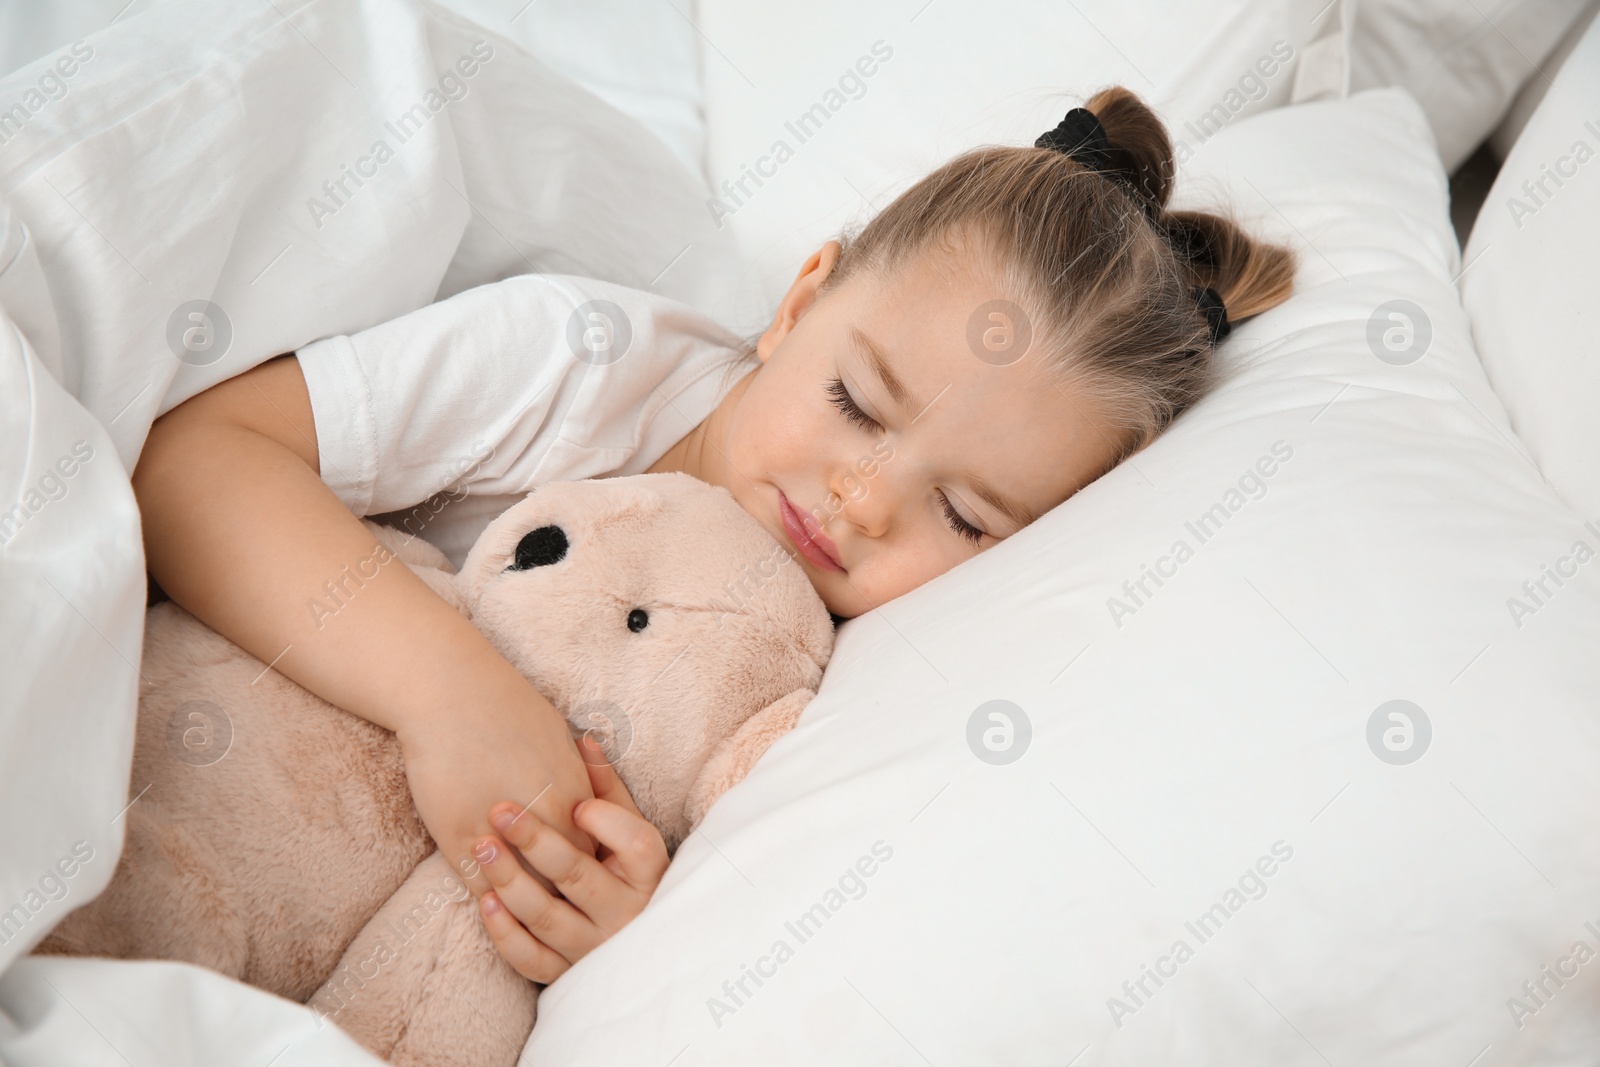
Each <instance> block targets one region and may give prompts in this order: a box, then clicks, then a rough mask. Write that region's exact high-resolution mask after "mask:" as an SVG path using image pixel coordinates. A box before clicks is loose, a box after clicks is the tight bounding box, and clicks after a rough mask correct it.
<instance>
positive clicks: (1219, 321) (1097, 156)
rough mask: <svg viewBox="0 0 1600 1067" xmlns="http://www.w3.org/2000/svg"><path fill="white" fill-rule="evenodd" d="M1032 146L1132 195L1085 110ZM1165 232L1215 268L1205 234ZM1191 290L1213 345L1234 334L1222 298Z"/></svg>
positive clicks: (1143, 201) (1148, 209) (1175, 228)
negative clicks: (1067, 158) (1102, 177)
mask: <svg viewBox="0 0 1600 1067" xmlns="http://www.w3.org/2000/svg"><path fill="white" fill-rule="evenodd" d="M1033 147H1035V148H1048V149H1051V150H1052V151H1056V152H1060V153H1062V154H1064V155H1067V156H1070V157H1072V159H1074V160H1076V161H1077V162H1078V163H1079V164H1081V165H1082V166H1085V167H1087V168H1088V169H1090V170H1093V171H1098V172H1099V173H1101V174H1104V175H1105V176H1106V177H1108V178H1110V179H1112V180H1113V181H1115V182H1117V184H1118V185H1121V186H1122V187H1123V188H1124V189H1125V190H1127V191H1129V192H1130V193H1131V192H1133V190H1132V188H1131V187H1130V186H1129V184H1128V181H1127V179H1126V175H1124V174H1122V173H1121V172H1119V171H1118V170H1117V168H1116V167H1114V166H1113V165H1112V163H1111V141H1110V140H1109V139H1108V138H1107V137H1106V128H1105V127H1104V126H1103V125H1101V123H1100V117H1099V116H1098V115H1096V114H1095V113H1094V112H1093V111H1090V110H1089V109H1088V108H1086V107H1075V108H1073V109H1072V110H1071V111H1068V112H1067V113H1066V115H1065V116H1064V117H1063V118H1062V119H1061V121H1060V122H1058V123H1056V126H1055V128H1054V129H1052V130H1046V131H1045V132H1044V133H1041V134H1040V135H1039V136H1038V137H1037V138H1036V139H1035V140H1034V142H1033ZM1135 200H1136V202H1138V203H1139V205H1140V206H1141V207H1142V208H1144V210H1145V213H1146V214H1147V215H1150V214H1151V213H1152V210H1153V209H1154V208H1155V207H1156V205H1155V204H1154V203H1153V202H1151V201H1150V200H1149V198H1148V197H1143V196H1135ZM1165 233H1166V236H1167V240H1168V241H1169V242H1170V243H1172V244H1173V245H1174V250H1175V251H1177V252H1178V253H1179V254H1180V255H1183V256H1184V257H1185V258H1187V259H1191V260H1198V261H1200V262H1203V263H1205V264H1206V265H1208V266H1209V265H1214V258H1213V257H1212V253H1211V247H1210V244H1209V242H1207V241H1206V237H1205V234H1204V232H1203V231H1200V230H1198V229H1194V228H1192V227H1188V226H1186V225H1183V224H1179V223H1169V224H1168V225H1167V227H1166V230H1165ZM1190 291H1191V292H1192V293H1193V295H1194V300H1195V303H1196V304H1197V305H1199V307H1200V310H1201V312H1203V313H1204V314H1205V317H1206V327H1207V329H1208V330H1209V332H1210V334H1211V343H1212V344H1213V345H1217V344H1221V343H1222V341H1223V339H1224V338H1226V337H1227V336H1228V334H1229V333H1231V332H1232V331H1233V326H1232V325H1231V324H1230V323H1229V322H1228V310H1227V308H1226V307H1224V306H1223V303H1222V297H1221V296H1220V295H1218V293H1217V291H1216V290H1215V289H1213V288H1211V287H1210V286H1209V285H1207V286H1199V285H1197V286H1194V287H1193V288H1192V289H1191V290H1190Z"/></svg>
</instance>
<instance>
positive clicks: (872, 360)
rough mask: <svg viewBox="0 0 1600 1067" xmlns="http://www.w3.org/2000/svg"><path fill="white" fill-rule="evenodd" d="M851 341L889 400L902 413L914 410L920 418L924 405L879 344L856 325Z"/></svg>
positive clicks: (851, 328) (852, 328) (851, 333)
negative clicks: (899, 376) (890, 363)
mask: <svg viewBox="0 0 1600 1067" xmlns="http://www.w3.org/2000/svg"><path fill="white" fill-rule="evenodd" d="M850 340H851V342H852V343H853V344H854V345H855V347H856V351H857V352H859V353H860V354H861V356H862V358H864V359H865V360H866V362H867V366H869V367H871V368H872V373H874V374H876V375H877V376H878V381H879V382H880V383H881V384H882V385H883V389H884V392H886V393H888V394H889V399H890V400H893V401H894V402H895V404H896V405H898V406H899V407H900V409H901V410H902V411H910V410H913V409H914V410H915V411H916V412H917V415H919V416H920V415H921V414H922V409H923V407H924V405H922V404H918V403H917V401H916V398H915V397H913V396H912V395H911V390H910V389H907V388H906V384H905V383H904V382H902V381H901V380H900V379H899V378H898V377H897V376H896V375H895V373H894V368H893V367H891V366H889V357H888V356H886V355H884V353H883V349H881V348H879V347H878V343H877V342H876V341H874V340H873V339H872V338H870V337H868V336H867V335H866V334H864V333H862V332H861V330H860V329H859V328H858V327H856V326H854V325H852V326H851V327H850Z"/></svg>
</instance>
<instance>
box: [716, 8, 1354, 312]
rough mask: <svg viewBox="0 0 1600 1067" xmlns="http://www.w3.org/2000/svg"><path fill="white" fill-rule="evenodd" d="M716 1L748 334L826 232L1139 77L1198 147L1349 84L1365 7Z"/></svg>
mask: <svg viewBox="0 0 1600 1067" xmlns="http://www.w3.org/2000/svg"><path fill="white" fill-rule="evenodd" d="M699 7H700V30H701V41H702V44H701V60H700V65H701V68H702V70H703V71H704V77H705V83H706V93H705V104H706V176H707V182H708V184H709V185H710V187H711V198H710V199H709V200H708V201H707V203H706V209H707V211H708V212H709V213H710V214H711V216H712V218H713V219H715V220H716V221H717V222H718V224H719V225H721V226H725V227H727V228H728V229H730V230H731V231H732V233H733V234H734V236H735V237H736V238H737V239H738V242H739V245H740V248H741V249H742V250H743V252H744V256H745V259H746V260H747V261H748V262H749V263H750V264H751V274H750V277H749V278H748V280H747V284H746V285H745V286H743V287H742V288H741V290H740V292H739V294H738V296H737V299H736V300H734V301H733V302H732V303H733V306H732V307H731V308H730V309H729V310H728V311H727V312H725V313H724V314H723V316H722V318H723V320H724V321H725V322H727V324H728V325H729V326H730V327H731V328H732V329H734V330H735V331H736V332H739V333H750V332H754V331H756V330H760V329H764V328H765V327H766V326H767V325H768V323H769V322H770V321H771V318H772V314H773V311H774V309H775V308H776V307H777V305H778V302H779V301H780V300H781V299H782V297H783V294H784V293H785V292H786V291H787V290H788V287H789V285H790V284H791V283H792V282H793V281H794V278H795V275H796V274H798V273H799V270H800V266H801V264H802V263H804V262H805V260H806V257H808V256H809V255H811V253H813V252H815V251H816V250H817V249H818V248H819V247H821V245H822V243H823V242H824V241H826V240H828V239H829V238H832V237H835V236H837V234H838V233H839V232H840V230H841V229H842V228H844V227H845V226H847V225H848V224H850V223H853V222H858V223H864V222H866V221H867V219H869V218H870V217H871V215H872V214H873V213H874V211H875V209H876V208H877V207H881V206H883V205H884V204H886V203H888V202H889V200H891V199H893V197H894V195H895V194H896V193H898V192H900V191H901V190H902V189H904V188H906V187H907V186H909V185H911V184H912V183H914V182H916V181H917V180H918V179H920V178H922V177H923V176H925V175H926V174H927V173H928V172H929V171H931V170H933V169H934V168H935V167H936V166H938V165H939V164H940V163H942V162H944V161H945V160H947V159H949V158H950V157H952V156H954V155H956V154H957V153H959V152H961V151H964V150H965V149H968V148H971V147H973V146H975V145H977V144H979V143H983V142H993V143H1004V144H1032V143H1033V140H1034V138H1035V137H1037V136H1038V135H1039V134H1041V133H1043V132H1044V131H1045V130H1048V129H1051V128H1052V127H1054V126H1055V124H1056V123H1057V122H1059V121H1060V120H1061V116H1062V115H1064V114H1066V112H1067V110H1068V109H1069V108H1071V107H1074V106H1076V105H1078V104H1080V103H1082V102H1083V100H1084V99H1086V98H1087V97H1088V96H1089V95H1090V94H1091V93H1093V92H1094V91H1095V90H1096V89H1099V88H1102V87H1103V86H1106V85H1111V84H1121V85H1126V86H1127V87H1128V88H1130V89H1132V90H1134V91H1135V92H1137V93H1139V94H1140V95H1142V96H1143V97H1144V98H1145V100H1146V101H1147V102H1148V103H1149V104H1150V105H1151V106H1152V107H1155V108H1157V109H1159V110H1160V111H1162V113H1163V117H1164V118H1165V119H1166V121H1167V123H1168V125H1169V127H1171V129H1172V132H1173V137H1174V140H1175V141H1178V142H1182V144H1183V145H1185V146H1187V147H1186V149H1185V148H1180V149H1179V151H1180V152H1185V151H1187V152H1195V153H1198V152H1201V151H1204V149H1205V146H1206V145H1207V144H1208V143H1209V141H1210V138H1211V137H1212V136H1214V135H1215V133H1216V131H1217V130H1219V129H1221V128H1223V127H1225V126H1226V125H1228V124H1229V123H1231V122H1236V121H1238V119H1239V118H1241V117H1242V116H1245V115H1249V114H1253V113H1255V112H1258V111H1262V110H1265V109H1267V108H1271V107H1276V106H1278V105H1280V104H1284V103H1287V102H1288V101H1289V100H1290V99H1291V97H1292V98H1294V99H1309V98H1311V97H1314V96H1316V95H1318V94H1320V93H1329V92H1331V93H1334V94H1342V92H1343V90H1344V83H1345V56H1344V49H1345V44H1346V34H1347V33H1348V32H1349V29H1350V26H1349V25H1348V23H1349V19H1348V17H1347V14H1346V12H1348V11H1349V10H1350V5H1349V3H1348V0H1345V2H1344V3H1340V0H1335V2H1334V3H1333V4H1330V3H1328V0H1262V2H1256V3H1249V4H1244V3H1237V2H1228V0H1208V2H1205V3H1187V4H1162V5H1156V4H1151V3H1132V4H1121V5H1112V4H1101V5H1097V6H1096V7H1095V8H1094V9H1092V10H1091V11H1090V12H1089V13H1088V14H1087V15H1086V14H1085V13H1084V12H1083V11H1082V10H1081V9H1080V7H1079V6H1078V5H1074V4H1061V3H1057V2H1054V0H999V2H993V3H982V4H980V3H974V2H966V3H963V2H960V0H941V2H940V3H937V4H929V5H925V6H924V5H913V7H912V8H911V9H905V8H891V7H888V6H883V5H866V4H858V3H852V2H850V0H819V2H816V3H809V4H803V5H775V4H750V3H747V2H743V0H699ZM1158 8H1159V10H1158ZM807 115H810V116H811V118H810V119H805V118H803V116H807ZM780 143H781V144H782V145H783V146H784V147H782V148H780V147H779V145H780ZM741 182H742V183H743V184H742V186H741V185H740V184H739V183H741ZM724 183H726V184H724Z"/></svg>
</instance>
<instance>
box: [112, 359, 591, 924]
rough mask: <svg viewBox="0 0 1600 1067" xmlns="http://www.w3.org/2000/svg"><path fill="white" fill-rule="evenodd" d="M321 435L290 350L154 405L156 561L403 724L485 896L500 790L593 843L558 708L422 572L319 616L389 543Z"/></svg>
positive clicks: (442, 824)
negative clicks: (352, 505)
mask: <svg viewBox="0 0 1600 1067" xmlns="http://www.w3.org/2000/svg"><path fill="white" fill-rule="evenodd" d="M316 441H317V434H316V427H315V423H314V422H313V419H312V413H311V401H310V398H309V396H308V394H307V391H306V386H305V379H304V377H303V376H302V375H301V372H300V367H299V363H298V361H297V360H296V359H295V358H294V357H293V356H282V357H279V358H277V359H273V360H269V361H267V362H266V363H263V364H261V365H260V366H258V367H256V368H255V369H253V370H250V371H246V372H245V373H243V374H240V375H238V376H237V377H234V378H231V379H229V380H227V381H225V382H222V383H220V384H218V385H215V386H213V387H212V388H210V389H208V390H206V391H205V392H203V393H200V394H198V395H196V396H194V397H192V398H191V399H189V400H188V401H186V402H184V403H183V404H180V405H179V406H178V407H176V408H174V409H173V410H171V411H169V412H168V413H167V414H165V415H163V416H162V417H161V418H159V419H157V420H156V423H155V425H154V426H152V427H151V430H150V436H149V438H148V439H147V440H146V442H145V445H144V450H143V452H142V453H141V454H140V456H139V462H138V465H137V467H136V468H135V470H134V472H133V488H134V494H135V496H136V497H137V498H138V501H139V509H140V512H141V514H142V516H143V523H144V543H145V557H146V560H147V563H148V566H149V569H150V572H151V574H153V575H154V576H155V579H156V581H157V582H159V583H160V585H161V587H162V588H163V589H164V590H165V591H166V592H167V594H168V595H169V596H171V597H172V599H173V600H174V601H176V602H177V603H178V605H179V606H181V607H183V608H184V609H185V610H187V611H189V612H190V613H191V614H193V615H194V616H195V617H196V618H198V619H199V620H200V621H202V622H204V623H205V624H206V625H208V626H210V627H211V628H212V629H214V630H216V631H217V632H218V633H220V634H222V635H223V636H224V637H227V638H228V639H229V640H231V641H233V642H234V643H235V644H237V645H238V646H239V647H241V648H243V649H244V650H245V651H247V652H249V653H250V654H251V655H253V656H255V657H256V658H257V659H259V660H261V661H262V662H263V663H267V664H270V665H271V667H272V669H274V670H277V671H279V672H281V673H282V674H284V675H285V676H287V677H288V678H290V679H292V680H294V681H295V682H297V683H299V684H300V685H301V686H303V687H305V688H306V689H309V690H310V691H311V692H313V693H315V694H317V695H318V696H320V697H322V698H323V699H324V700H327V701H329V702H330V703H332V704H335V705H337V706H339V707H341V708H344V709H345V710H347V711H350V712H353V713H354V714H356V715H359V716H361V717H362V718H364V719H367V720H369V721H371V722H374V723H376V724H378V725H379V726H383V727H385V728H387V729H389V730H392V731H394V733H395V735H396V737H397V738H398V739H399V741H400V745H401V749H402V751H403V752H404V755H405V764H406V774H407V777H408V779H409V781H410V785H411V792H412V796H413V798H414V799H415V801H416V805H417V810H418V812H419V813H420V814H421V815H422V819H423V821H424V822H425V823H426V824H427V827H428V830H429V832H430V833H432V835H433V838H434V840H435V841H436V842H437V843H438V844H439V847H440V849H441V850H442V851H443V852H444V854H445V857H446V858H447V859H449V860H450V862H451V863H452V864H454V865H455V867H456V869H457V870H458V871H460V872H461V873H462V875H463V877H464V879H465V880H466V881H467V883H468V884H469V885H470V886H471V888H472V890H473V892H474V893H475V894H479V895H481V894H482V893H483V892H484V890H486V889H487V888H489V883H488V881H487V880H486V879H485V878H484V876H483V874H482V873H481V872H480V871H479V870H478V868H477V865H476V864H475V863H473V862H472V859H471V855H472V852H471V846H472V844H473V842H474V841H475V840H477V839H478V838H479V837H481V836H483V835H485V834H490V833H493V830H492V829H491V827H490V825H489V822H488V813H489V808H490V806H491V805H493V804H494V803H495V802H496V801H500V800H504V799H506V798H508V797H509V798H513V799H515V800H517V801H518V802H519V803H521V804H527V803H529V802H532V804H533V807H532V808H531V809H530V810H532V811H534V812H536V813H538V815H539V817H540V819H541V820H542V821H543V822H545V823H548V824H549V825H551V826H553V827H555V828H557V829H558V830H560V831H561V833H562V834H564V835H565V836H567V837H568V838H569V839H571V840H572V841H573V842H574V843H575V844H577V845H578V846H579V847H582V848H584V849H586V850H587V851H590V852H592V851H593V846H592V845H591V844H590V842H589V840H588V837H587V835H585V834H584V833H583V832H582V831H580V830H578V829H576V828H575V827H574V826H573V824H572V820H571V818H570V813H571V811H572V810H573V807H574V805H576V804H577V803H578V802H579V801H581V800H584V799H586V798H588V797H590V796H591V795H592V791H591V788H590V785H589V778H588V774H587V772H586V771H585V770H584V765H583V761H582V760H581V759H580V758H579V756H578V753H577V750H576V749H575V748H574V746H573V743H572V740H571V737H570V735H569V733H568V731H567V727H566V723H565V721H564V720H563V719H562V717H561V715H560V713H559V712H557V711H556V709H555V707H554V706H552V705H551V703H550V701H549V700H547V699H545V697H544V696H543V695H541V694H540V693H539V692H538V690H536V689H535V688H534V687H533V686H532V685H531V684H530V683H529V682H528V681H527V680H526V679H524V678H523V677H522V676H521V675H520V674H518V673H517V671H516V670H515V668H513V667H512V666H511V664H510V663H508V662H507V661H506V660H505V658H504V657H503V656H501V654H500V653H499V652H498V651H497V650H496V649H495V648H494V647H493V646H492V645H490V644H489V642H488V640H487V639H486V638H484V636H483V635H482V634H481V633H479V632H478V630H477V628H476V627H474V626H473V625H472V623H471V622H469V621H468V620H467V619H465V618H464V617H463V616H461V615H460V614H459V613H458V612H457V611H455V609H453V608H452V607H450V606H449V605H448V604H446V603H445V602H444V601H443V600H442V599H440V598H439V597H438V596H437V595H436V594H435V593H434V592H433V591H432V590H431V589H429V588H428V587H427V585H426V584H424V583H423V581H422V580H421V579H420V578H418V577H417V576H416V575H414V574H412V573H411V571H410V570H408V569H407V568H406V567H405V566H404V565H385V566H381V567H379V568H378V575H377V577H376V578H373V579H364V583H365V584H363V585H362V586H361V587H360V588H359V589H356V590H355V592H354V594H353V595H351V596H349V597H347V598H346V600H345V604H344V606H342V607H341V608H340V609H339V611H338V612H337V613H336V614H334V615H332V616H331V617H329V616H328V615H327V613H326V611H324V612H323V613H322V618H321V619H320V620H319V619H317V618H316V617H314V615H313V613H312V611H311V610H310V608H309V606H308V605H309V602H310V601H311V600H312V599H313V598H316V597H318V596H319V595H320V596H324V598H325V594H324V593H323V589H322V586H323V583H324V582H330V581H336V580H337V579H339V578H340V577H341V571H342V570H343V568H345V567H346V565H348V566H349V567H350V569H351V570H352V571H355V569H356V565H357V563H358V561H361V560H363V559H366V558H367V557H369V556H370V555H371V554H372V552H373V549H374V547H375V546H374V541H373V539H372V537H371V535H370V534H369V533H368V532H367V530H366V528H365V527H364V526H363V525H362V524H361V520H360V519H358V518H357V517H356V516H355V515H353V514H351V512H350V511H349V509H348V508H346V507H345V505H344V504H343V503H341V502H340V500H339V499H338V497H336V496H335V495H334V493H333V491H332V490H331V489H329V488H328V487H327V486H326V485H324V484H323V482H322V480H321V478H320V477H319V467H318V460H317V445H316ZM367 569H368V570H370V565H369V566H368V568H367ZM362 573H365V571H363V572H362Z"/></svg>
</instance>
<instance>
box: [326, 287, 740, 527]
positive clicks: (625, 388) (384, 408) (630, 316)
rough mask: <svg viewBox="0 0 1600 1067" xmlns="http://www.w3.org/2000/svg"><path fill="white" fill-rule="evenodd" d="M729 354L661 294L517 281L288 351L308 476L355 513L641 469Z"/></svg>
mask: <svg viewBox="0 0 1600 1067" xmlns="http://www.w3.org/2000/svg"><path fill="white" fill-rule="evenodd" d="M738 344H739V338H738V337H737V336H735V335H734V334H732V333H731V332H730V331H729V330H727V329H726V328H725V327H723V326H721V325H720V324H718V323H717V322H716V321H715V320H713V319H711V318H709V317H708V316H706V315H705V314H703V313H702V312H699V311H697V310H695V309H693V308H690V307H688V306H687V305H685V304H682V303H679V302H677V301H674V300H670V299H668V298H666V297H660V296H656V295H655V294H653V293H648V292H645V291H643V290H638V289H630V288H628V287H626V286H621V285H615V284H612V283H609V282H602V281H597V280H595V279H592V278H581V277H577V276H574V275H550V274H528V275H519V276H517V277H513V278H507V279H505V280H504V281H499V282H494V283H491V284H489V285H483V286H479V287H477V288H475V289H469V290H467V291H465V292H462V293H459V294H457V295H455V296H453V297H451V298H450V299H448V300H443V301H440V302H438V303H435V304H430V305H428V306H427V307H423V308H419V309H418V310H416V311H413V312H411V313H409V314H407V315H403V316H401V317H400V318H397V319H393V320H390V321H389V322H385V323H382V324H380V325H377V326H373V327H371V328H369V329H366V330H363V331H361V332H359V333H355V334H350V335H348V336H339V337H330V338H326V339H324V340H320V341H316V342H313V343H312V344H309V345H306V346H305V347H303V348H301V349H299V350H298V351H297V352H296V353H295V356H296V358H297V359H298V360H299V363H300V368H301V372H302V373H303V375H304V377H305V382H306V389H307V391H308V393H309V394H310V399H311V409H312V416H313V418H314V420H315V422H316V431H317V455H318V462H319V467H320V471H321V476H322V480H323V482H324V483H326V484H327V485H328V486H329V487H330V488H331V489H333V491H334V493H335V494H337V495H338V497H339V499H340V500H342V501H343V502H344V503H345V505H346V506H347V507H349V508H350V510H351V511H353V512H355V513H356V514H358V515H369V514H376V513H382V512H388V511H393V510H395V509H398V508H403V507H410V506H412V505H415V504H417V503H419V502H421V501H423V500H426V499H428V498H429V497H432V496H433V495H434V494H436V493H439V492H441V491H443V490H446V489H451V490H453V491H455V492H460V491H462V490H464V491H465V492H466V493H467V494H469V495H477V494H512V493H524V492H527V491H529V490H531V489H533V488H534V487H535V486H537V485H539V484H540V483H542V482H546V481H554V480H567V479H576V478H593V477H601V476H604V475H608V474H612V473H614V472H617V471H619V470H620V469H623V468H629V469H634V468H637V469H641V470H642V469H644V467H646V466H648V465H649V464H650V463H652V462H654V461H655V459H657V458H659V456H660V455H662V454H664V453H665V452H666V450H667V449H668V448H669V447H671V445H672V444H674V443H676V442H677V441H678V440H679V439H681V438H682V437H683V435H684V434H687V433H688V432H689V431H690V430H692V429H693V428H694V427H695V426H696V425H697V424H698V423H699V421H700V420H701V419H703V418H704V417H705V416H706V415H707V414H709V413H710V411H711V409H712V408H714V407H715V406H716V403H717V402H718V401H719V400H720V399H721V396H722V395H723V391H722V389H721V387H720V380H721V378H722V377H723V375H722V374H721V373H720V371H721V370H722V368H723V367H725V365H726V363H727V361H729V360H730V359H732V358H733V357H734V350H735V349H736V348H737V347H738ZM652 453H653V454H652Z"/></svg>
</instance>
